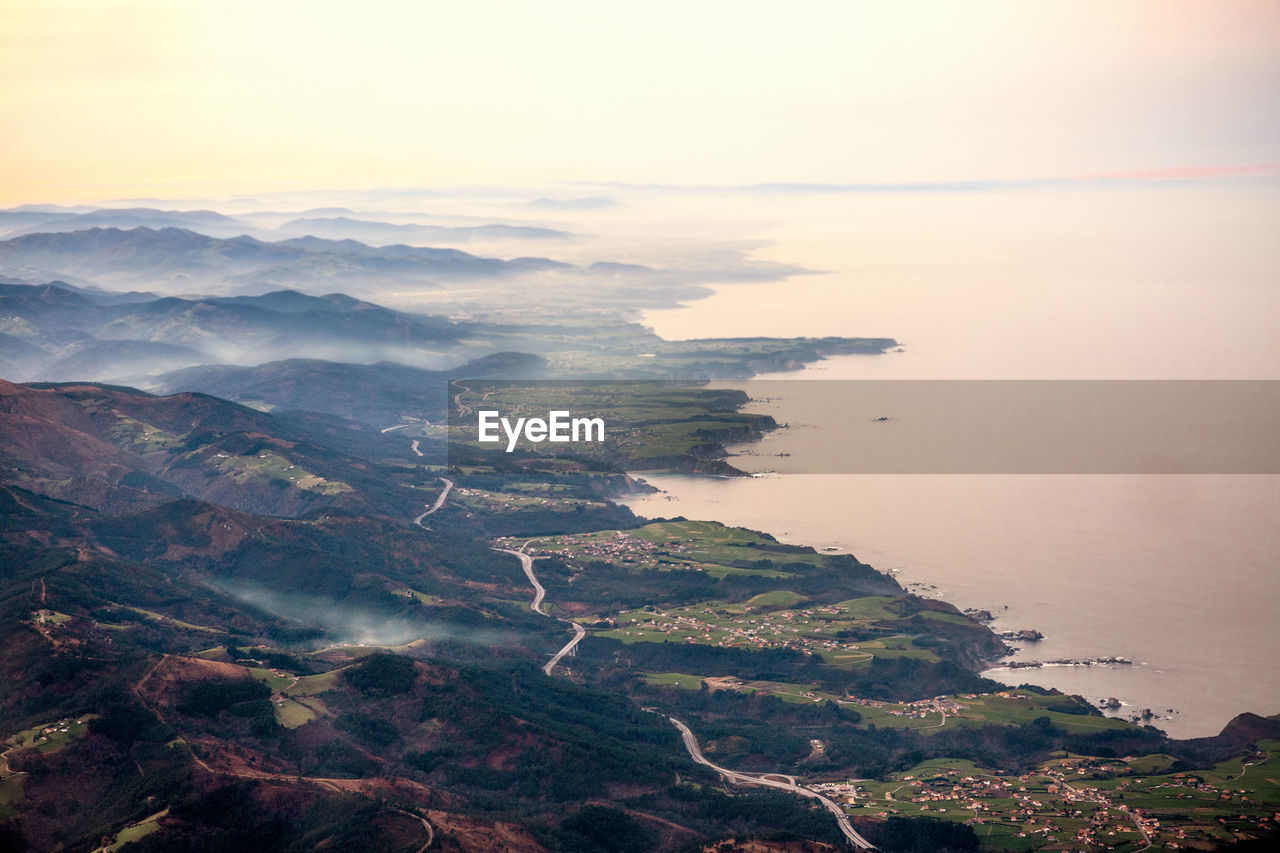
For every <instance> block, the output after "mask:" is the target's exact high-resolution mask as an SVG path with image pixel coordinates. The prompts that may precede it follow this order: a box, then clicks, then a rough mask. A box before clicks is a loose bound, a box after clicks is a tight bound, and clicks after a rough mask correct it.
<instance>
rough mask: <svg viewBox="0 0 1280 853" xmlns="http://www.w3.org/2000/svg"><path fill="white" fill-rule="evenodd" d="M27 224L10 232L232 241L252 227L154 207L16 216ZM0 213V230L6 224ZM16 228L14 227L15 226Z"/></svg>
mask: <svg viewBox="0 0 1280 853" xmlns="http://www.w3.org/2000/svg"><path fill="white" fill-rule="evenodd" d="M17 215H18V216H20V217H27V218H28V221H27V222H26V223H24V224H23V225H21V226H19V227H17V228H16V229H15V230H12V231H10V232H9V236H10V237H16V236H19V235H22V234H36V233H46V234H48V233H58V232H68V231H83V230H86V229H89V228H137V227H139V226H144V227H148V228H185V229H190V230H192V231H198V232H200V233H201V234H208V235H210V236H213V237H235V236H238V235H240V234H246V233H248V232H250V231H252V230H253V228H252V226H250V225H247V224H246V223H244V222H241V221H240V220H237V219H233V218H232V217H230V216H224V215H223V214H221V213H215V212H214V211H212V210H157V209H155V208H153V207H124V208H102V209H100V210H92V211H89V212H88V213H72V214H67V213H56V214H38V213H34V212H19V213H18V214H17ZM41 217H43V218H41ZM5 221H6V218H5V212H3V211H0V227H3V225H4V224H5ZM15 224H16V223H15Z"/></svg>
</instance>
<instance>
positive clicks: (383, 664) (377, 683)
mask: <svg viewBox="0 0 1280 853" xmlns="http://www.w3.org/2000/svg"><path fill="white" fill-rule="evenodd" d="M342 677H343V678H345V679H346V680H347V683H348V684H350V685H351V686H352V687H354V688H355V689H356V690H359V691H360V692H361V693H364V694H366V695H375V696H386V695H390V694H393V693H408V692H409V691H410V690H412V689H413V682H414V680H415V679H416V678H417V671H416V670H415V669H414V666H413V661H412V660H410V659H409V658H407V657H405V656H404V655H393V654H389V653H386V652H376V653H374V654H371V655H369V656H368V657H366V658H364V660H362V661H360V663H358V664H356V665H355V666H351V667H348V668H347V669H345V670H343V672H342Z"/></svg>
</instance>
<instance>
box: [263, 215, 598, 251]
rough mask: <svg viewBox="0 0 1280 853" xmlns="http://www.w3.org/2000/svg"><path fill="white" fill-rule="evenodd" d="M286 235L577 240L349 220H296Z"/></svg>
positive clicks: (519, 228) (520, 229) (374, 240)
mask: <svg viewBox="0 0 1280 853" xmlns="http://www.w3.org/2000/svg"><path fill="white" fill-rule="evenodd" d="M276 231H278V232H280V233H282V234H296V235H310V236H313V237H323V238H327V239H332V240H359V241H361V242H363V243H369V244H371V245H386V244H390V243H470V242H472V241H478V240H548V239H559V238H565V237H571V236H573V235H572V234H570V233H569V232H567V231H557V230H555V229H553V228H537V227H533V226H526V225H502V224H490V225H465V226H449V225H396V224H393V223H390V222H377V221H373V220H365V219H352V218H349V217H346V216H337V217H318V218H306V219H293V220H290V221H289V222H286V223H284V224H283V225H280V226H278V227H277V228H276Z"/></svg>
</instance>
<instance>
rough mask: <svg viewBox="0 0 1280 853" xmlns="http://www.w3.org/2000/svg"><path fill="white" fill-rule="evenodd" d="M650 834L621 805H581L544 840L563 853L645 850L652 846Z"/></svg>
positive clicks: (633, 851)
mask: <svg viewBox="0 0 1280 853" xmlns="http://www.w3.org/2000/svg"><path fill="white" fill-rule="evenodd" d="M653 842H654V839H653V836H652V834H651V833H650V832H649V831H648V830H647V829H646V828H645V827H644V825H643V824H641V823H640V822H639V821H638V820H636V819H635V818H633V817H632V816H631V815H629V814H627V813H626V812H624V811H621V810H620V809H615V808H609V807H608V806H598V805H588V806H583V807H582V808H581V809H579V810H578V811H576V812H574V813H573V814H572V815H570V816H569V817H567V818H565V819H564V820H562V821H561V822H560V831H559V832H558V833H555V834H554V837H553V838H547V839H545V842H544V843H547V846H549V847H551V848H552V849H553V850H563V851H566V853H593V851H601V853H644V851H646V850H650V849H651V848H652V846H653Z"/></svg>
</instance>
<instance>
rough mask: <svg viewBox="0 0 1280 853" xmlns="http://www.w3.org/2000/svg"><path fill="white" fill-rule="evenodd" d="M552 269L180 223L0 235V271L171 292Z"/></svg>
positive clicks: (326, 286) (425, 281)
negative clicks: (203, 229) (213, 232)
mask: <svg viewBox="0 0 1280 853" xmlns="http://www.w3.org/2000/svg"><path fill="white" fill-rule="evenodd" d="M550 268H557V269H560V268H568V265H566V264H560V263H557V262H555V261H551V260H548V259H546V258H519V259H516V260H513V261H503V260H498V259H496V258H481V257H477V256H476V255H469V254H467V253H466V252H460V251H458V250H456V249H431V248H415V247H411V246H400V245H397V246H387V247H381V248H378V247H373V246H368V245H365V244H363V243H359V242H357V241H354V240H343V241H334V240H324V239H320V238H316V237H302V238H296V239H292V240H284V241H281V242H277V243H267V242H263V241H261V240H257V239H254V238H253V237H247V236H241V237H234V238H231V239H223V238H216V237H209V236H206V235H204V234H197V233H195V232H194V231H189V230H184V229H181V228H158V229H157V228H151V227H138V228H132V229H130V230H127V231H126V230H121V229H119V228H90V229H88V230H81V231H72V232H69V233H54V234H48V233H40V234H25V235H22V236H19V237H13V238H10V239H7V240H3V241H0V274H4V273H9V272H12V271H22V272H23V276H22V277H23V278H24V279H28V280H29V279H30V278H31V275H32V270H44V271H46V272H47V273H48V278H65V277H66V276H75V277H78V278H81V279H87V280H90V281H93V282H96V283H98V284H102V285H110V286H112V287H115V288H120V287H143V288H148V289H152V288H154V289H159V290H164V291H168V292H170V293H187V292H191V291H194V290H201V289H220V290H223V291H226V290H233V291H234V290H238V291H239V292H244V293H261V292H266V291H269V290H276V289H284V288H293V289H306V290H310V291H312V292H331V291H334V290H339V289H341V290H344V291H347V292H350V291H352V289H353V286H355V287H359V286H360V285H361V284H365V283H369V282H377V283H379V284H385V283H387V282H396V283H401V284H413V285H415V286H430V285H431V284H433V283H435V282H438V281H445V280H457V279H468V278H492V277H496V276H503V275H508V274H511V273H518V272H529V271H536V270H545V269H550Z"/></svg>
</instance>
